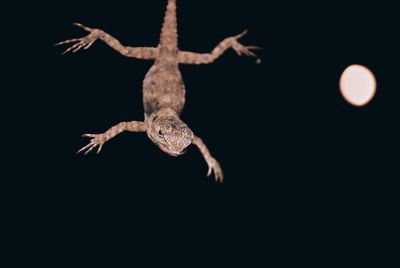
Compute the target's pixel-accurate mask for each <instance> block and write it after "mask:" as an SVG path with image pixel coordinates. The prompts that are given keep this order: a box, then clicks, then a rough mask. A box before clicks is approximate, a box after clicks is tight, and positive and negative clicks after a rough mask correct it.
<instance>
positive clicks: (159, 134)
mask: <svg viewBox="0 0 400 268" xmlns="http://www.w3.org/2000/svg"><path fill="white" fill-rule="evenodd" d="M157 134H158V136H160V137H163V136H164V135H163V133H162V131H161V129H159V130H158V132H157Z"/></svg>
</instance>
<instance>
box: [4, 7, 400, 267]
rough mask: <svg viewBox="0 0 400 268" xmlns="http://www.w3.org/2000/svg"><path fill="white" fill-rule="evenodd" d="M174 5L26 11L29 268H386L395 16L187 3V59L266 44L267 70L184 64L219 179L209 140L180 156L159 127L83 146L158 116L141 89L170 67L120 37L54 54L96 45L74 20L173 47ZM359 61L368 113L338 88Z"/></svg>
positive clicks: (13, 206)
mask: <svg viewBox="0 0 400 268" xmlns="http://www.w3.org/2000/svg"><path fill="white" fill-rule="evenodd" d="M165 2H166V1H131V2H129V4H128V3H127V2H122V1H112V2H109V3H107V4H105V3H95V2H92V3H89V2H85V3H80V2H78V1H72V2H63V3H62V4H61V3H53V4H48V3H47V4H45V3H41V4H37V3H35V4H32V3H31V4H21V6H18V7H14V8H12V11H11V12H13V13H12V14H14V15H15V17H16V19H14V20H12V21H8V24H7V25H10V27H6V28H7V29H5V32H6V33H7V34H9V35H10V36H11V38H12V42H6V43H5V45H6V46H12V47H13V49H15V50H13V52H14V53H9V52H8V51H3V53H4V54H5V55H4V56H5V57H6V56H10V58H11V59H12V60H11V61H10V63H9V65H8V66H9V68H8V71H9V72H8V73H7V75H6V76H7V77H6V79H7V78H11V81H12V86H11V87H7V89H6V90H5V92H6V93H10V96H11V97H10V98H9V100H10V101H5V102H7V103H6V105H3V108H2V109H4V108H6V109H5V110H6V112H5V113H3V114H4V115H5V118H6V121H5V122H7V126H8V129H11V130H12V131H6V132H7V133H6V134H9V135H10V136H13V138H14V139H15V140H12V138H10V141H9V142H8V141H7V140H4V143H5V148H6V149H8V148H10V149H11V150H10V151H9V153H8V154H7V155H8V157H7V158H8V160H9V161H8V162H6V168H7V167H9V168H11V170H12V173H8V175H6V176H5V178H8V180H7V181H10V182H12V185H13V188H12V189H13V194H12V195H11V197H10V198H7V199H6V202H5V205H6V207H7V208H9V210H10V211H12V213H13V215H14V217H11V219H15V220H14V221H13V227H16V230H17V231H15V232H12V233H13V234H15V236H17V234H18V236H19V237H20V238H18V239H14V242H13V243H15V246H16V247H19V246H21V245H23V247H24V248H27V249H28V250H27V251H28V252H33V251H34V250H35V249H38V248H39V251H40V252H41V253H40V254H32V255H30V256H29V257H26V258H32V259H31V261H33V260H38V261H47V262H49V259H48V257H50V256H52V257H55V259H56V262H55V263H57V264H65V263H76V262H77V260H78V259H81V261H80V263H82V264H91V263H93V262H98V261H99V262H102V263H108V264H110V265H113V266H121V265H122V264H129V265H131V266H132V265H133V266H138V267H142V266H141V265H139V264H138V263H139V262H142V261H145V262H147V265H149V266H150V265H151V264H152V263H153V262H155V261H160V262H161V263H163V264H166V263H167V261H168V260H170V259H175V258H177V259H178V260H181V261H183V257H185V258H184V259H188V261H190V262H188V265H189V263H203V264H204V265H205V264H207V263H209V262H208V260H211V259H213V260H214V261H213V262H211V261H210V263H214V262H215V263H219V264H221V265H223V264H224V263H226V261H228V260H234V261H235V262H236V263H238V264H239V263H240V264H241V265H244V266H246V267H253V266H255V265H256V264H257V265H261V264H263V266H264V265H265V264H272V263H273V262H275V261H276V260H280V263H281V265H282V266H284V265H285V263H286V262H287V261H295V262H296V263H302V262H303V261H307V262H311V263H312V262H315V263H319V264H330V263H334V262H339V263H340V261H341V260H342V259H344V257H347V258H350V263H352V264H358V263H359V262H360V261H368V262H369V261H373V260H375V261H377V263H381V261H382V259H381V257H382V255H380V254H378V249H379V248H383V247H385V245H387V244H388V243H389V241H390V240H391V239H392V237H393V234H392V232H391V231H390V230H391V229H390V226H391V225H392V224H393V221H394V218H395V214H396V208H398V206H397V203H396V202H398V194H397V192H398V188H397V185H396V183H397V180H398V179H399V172H398V168H397V165H398V164H397V163H398V154H397V149H398V147H399V146H398V137H399V131H398V130H397V129H398V127H397V125H398V122H399V119H398V118H399V108H398V97H399V93H398V89H399V86H398V83H397V82H398V81H397V80H396V79H397V76H398V75H397V73H398V66H396V63H398V59H399V57H398V48H399V47H400V46H399V42H398V25H399V19H398V16H397V15H396V12H395V8H394V7H393V6H390V5H388V4H385V3H384V2H382V1H380V2H379V4H378V3H377V2H375V3H372V4H369V3H365V2H361V1H360V2H356V1H350V2H349V1H347V2H339V1H335V2H334V3H329V4H328V3H319V4H318V3H311V2H307V3H304V2H301V3H297V2H296V3H289V2H287V3H286V2H285V3H281V4H277V3H264V2H262V1H252V0H249V1H245V2H242V1H240V2H239V1H237V2H233V1H211V0H203V1H178V22H179V35H180V40H179V44H180V48H181V49H183V50H191V51H198V52H208V51H211V50H212V49H213V48H214V46H215V45H216V44H217V43H218V42H219V41H221V40H222V39H223V38H225V37H228V36H231V35H236V34H238V33H240V32H241V31H243V30H244V29H248V30H249V33H248V35H247V36H246V37H244V38H243V39H242V40H241V41H242V43H243V44H249V45H259V46H262V47H264V50H263V51H261V52H260V53H259V55H260V57H261V59H262V64H259V65H257V64H255V61H254V59H251V58H246V57H238V56H237V55H236V54H235V53H234V52H233V51H228V52H227V53H226V54H224V55H223V56H222V57H221V58H220V59H218V60H217V61H216V62H215V63H213V64H210V65H201V66H195V65H182V66H181V71H182V74H183V77H184V80H185V83H186V89H187V102H186V107H185V110H184V112H183V114H182V119H183V120H184V121H185V122H186V123H187V124H188V125H189V126H190V127H191V128H192V130H193V131H194V132H195V133H197V134H198V135H199V136H200V137H202V138H203V140H204V141H205V142H206V144H207V145H208V147H209V148H210V150H211V152H212V153H213V154H214V156H215V157H216V158H217V159H218V160H219V161H220V163H221V165H222V167H223V169H224V173H225V182H224V183H223V184H218V183H215V182H214V181H213V179H212V178H207V177H206V176H205V175H206V172H207V166H206V164H205V162H204V161H203V159H202V157H201V154H200V153H199V152H198V150H197V149H196V148H195V147H193V148H191V150H189V151H188V152H187V153H186V154H185V155H184V156H181V157H178V158H172V157H169V156H167V155H166V154H164V153H163V152H161V151H160V150H159V149H158V148H157V147H156V146H155V145H154V144H152V143H151V141H150V140H149V139H148V138H147V137H146V135H145V134H143V133H139V134H132V133H123V134H121V135H119V136H118V137H116V138H114V139H112V140H111V141H109V142H108V143H107V144H106V145H105V146H104V147H103V151H102V152H101V154H100V155H96V154H95V153H91V154H89V155H87V156H83V155H76V153H75V152H76V151H77V150H78V149H79V148H80V147H82V146H84V145H85V144H86V143H87V142H88V140H87V139H86V138H81V137H80V135H81V134H83V133H100V132H103V131H105V130H106V129H108V128H109V127H111V126H112V125H114V124H116V123H118V122H120V121H127V120H142V119H143V106H142V102H141V98H142V93H141V90H142V88H141V83H142V80H143V78H144V76H145V74H146V71H147V70H148V69H149V68H150V66H151V64H152V62H149V61H142V60H135V59H129V58H124V57H122V56H121V55H119V54H118V53H117V52H115V51H113V50H112V49H110V48H109V47H107V46H106V45H105V44H103V43H102V42H96V43H95V44H94V45H93V46H92V47H91V48H90V49H89V50H87V51H79V52H78V53H76V54H67V55H64V56H61V55H60V54H61V52H62V51H63V50H64V49H66V48H67V46H65V47H54V46H53V44H54V43H56V42H59V41H62V40H65V39H69V38H75V37H81V36H84V35H85V34H86V33H85V32H84V31H83V30H81V29H80V28H77V27H74V26H72V23H73V22H81V23H83V24H85V25H88V26H90V27H94V28H100V29H102V30H104V31H106V32H108V33H110V34H112V35H113V36H115V37H116V38H117V39H119V40H120V41H121V42H122V43H123V44H126V45H130V46H156V45H157V43H158V37H159V31H160V27H161V23H162V19H163V14H164V10H165ZM7 58H8V57H7ZM355 63H357V64H363V65H365V66H367V67H368V68H370V69H371V70H372V71H373V72H374V73H375V75H376V78H377V81H378V90H377V94H376V96H375V98H374V99H373V100H372V102H371V103H370V104H369V105H367V106H365V107H362V108H356V107H352V106H350V105H349V104H347V103H346V102H345V101H344V100H343V99H342V98H341V96H340V93H339V90H338V80H339V76H340V74H341V72H342V71H343V70H344V68H346V67H347V66H348V65H350V64H355ZM7 98H8V97H7ZM7 98H4V100H7ZM7 104H11V105H9V106H10V108H7V107H8V106H7ZM9 174H11V175H9ZM4 189H6V191H7V190H8V188H4ZM10 189H11V188H10ZM14 192H15V193H14ZM21 234H22V235H21ZM15 241H17V242H15ZM41 245H45V246H43V247H42V246H41ZM378 245H379V246H378ZM11 248H13V247H11ZM384 251H385V253H384V254H385V255H386V256H390V255H391V253H392V251H391V249H390V246H387V248H386V249H385V250H384ZM25 256H26V255H25ZM318 257H322V258H321V259H322V262H319V261H317V259H319V258H318ZM250 263H254V264H250ZM347 263H348V262H347ZM135 264H136V265H135ZM56 266H57V265H56ZM190 266H191V265H190Z"/></svg>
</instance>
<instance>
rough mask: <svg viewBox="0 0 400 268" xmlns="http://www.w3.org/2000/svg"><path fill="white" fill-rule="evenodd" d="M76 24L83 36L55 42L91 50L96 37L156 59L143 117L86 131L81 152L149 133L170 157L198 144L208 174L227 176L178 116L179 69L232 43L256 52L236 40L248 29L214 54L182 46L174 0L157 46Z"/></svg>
mask: <svg viewBox="0 0 400 268" xmlns="http://www.w3.org/2000/svg"><path fill="white" fill-rule="evenodd" d="M75 25H76V26H79V27H81V28H83V29H84V30H86V31H88V32H89V34H88V35H87V36H85V37H82V38H75V39H69V40H66V41H63V42H60V43H57V44H56V45H61V44H67V43H73V44H72V46H70V47H69V48H68V49H67V50H65V52H64V53H66V52H69V51H72V52H77V51H78V50H80V49H81V48H83V49H88V48H89V47H90V46H91V45H92V44H93V43H94V42H95V41H96V40H97V39H100V40H102V41H104V42H105V43H106V44H108V45H109V46H110V47H111V48H113V49H115V50H116V51H118V52H119V53H121V54H122V55H123V56H126V57H132V58H138V59H146V60H154V61H155V63H154V65H153V66H152V67H151V68H150V70H149V71H148V73H147V74H146V76H145V79H144V81H143V105H144V117H145V119H144V121H143V122H141V121H131V122H121V123H119V124H117V125H115V126H113V127H111V128H110V129H109V130H107V131H106V132H104V133H101V134H84V135H83V136H84V137H89V138H91V140H90V142H89V144H87V145H86V146H84V147H83V148H82V149H80V150H79V151H78V152H82V151H85V154H87V153H89V152H90V151H92V150H93V149H95V148H96V147H98V149H97V153H99V152H100V151H101V149H102V146H103V145H104V143H105V142H107V141H108V140H110V139H111V138H113V137H115V136H116V135H118V134H119V133H121V132H123V131H131V132H147V136H148V137H149V138H150V139H151V140H152V141H153V142H154V143H155V144H156V145H157V146H158V147H159V148H160V149H161V150H162V151H164V152H166V153H167V154H169V155H172V156H179V155H182V154H183V153H185V151H186V149H187V147H188V146H189V145H190V144H194V145H196V146H197V147H198V148H199V150H200V152H201V153H202V155H203V157H204V159H205V161H206V162H207V165H208V174H207V175H208V176H209V175H210V174H211V173H212V172H214V175H215V179H216V180H217V181H221V182H222V180H223V172H222V169H221V166H220V164H219V163H218V161H217V160H216V159H215V158H214V157H213V156H212V155H211V153H210V151H209V150H208V148H207V146H206V145H205V144H204V142H203V141H202V139H201V138H199V137H198V136H196V135H195V134H194V133H193V132H192V130H191V129H190V128H189V127H188V126H187V125H186V124H185V123H184V122H183V121H182V120H181V119H180V114H181V112H182V110H183V108H184V105H185V85H184V82H183V79H182V75H181V73H180V71H179V64H207V63H211V62H213V61H214V60H216V59H217V58H218V57H220V56H221V55H222V54H223V53H224V52H225V51H226V50H227V49H228V48H233V49H234V50H235V51H236V52H237V53H238V54H239V55H242V54H244V55H247V56H253V57H256V55H255V54H254V53H253V52H252V51H251V49H257V47H254V46H243V45H242V44H240V43H239V42H238V39H239V38H241V37H242V36H243V35H245V34H246V31H245V32H243V33H241V34H239V35H236V36H232V37H228V38H225V39H224V40H223V41H222V42H221V43H220V44H218V45H217V46H216V47H215V49H214V50H213V51H212V52H211V53H202V54H201V53H194V52H189V51H180V50H179V48H178V33H177V19H176V0H168V4H167V9H166V12H165V16H164V22H163V26H162V29H161V35H160V42H159V45H158V46H157V47H129V46H123V45H122V44H121V43H120V42H119V41H118V40H117V39H115V38H114V37H113V36H111V35H109V34H107V33H105V32H104V31H102V30H100V29H93V28H90V27H87V26H84V25H82V24H79V23H75Z"/></svg>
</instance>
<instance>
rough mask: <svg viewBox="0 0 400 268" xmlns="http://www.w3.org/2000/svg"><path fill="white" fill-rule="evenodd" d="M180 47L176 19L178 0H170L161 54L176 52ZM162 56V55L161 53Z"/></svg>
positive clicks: (166, 13)
mask: <svg viewBox="0 0 400 268" xmlns="http://www.w3.org/2000/svg"><path fill="white" fill-rule="evenodd" d="M177 49H178V30H177V21H176V0H168V5H167V10H166V11H165V16H164V22H163V26H162V29H161V36H160V54H165V53H171V52H175V51H177ZM160 56H161V55H160Z"/></svg>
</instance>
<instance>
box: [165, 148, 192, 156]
mask: <svg viewBox="0 0 400 268" xmlns="http://www.w3.org/2000/svg"><path fill="white" fill-rule="evenodd" d="M187 150H188V149H187V147H186V148H184V149H183V150H182V151H180V152H168V154H170V155H172V156H175V157H176V156H180V155H183V154H185V153H186V152H187Z"/></svg>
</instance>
